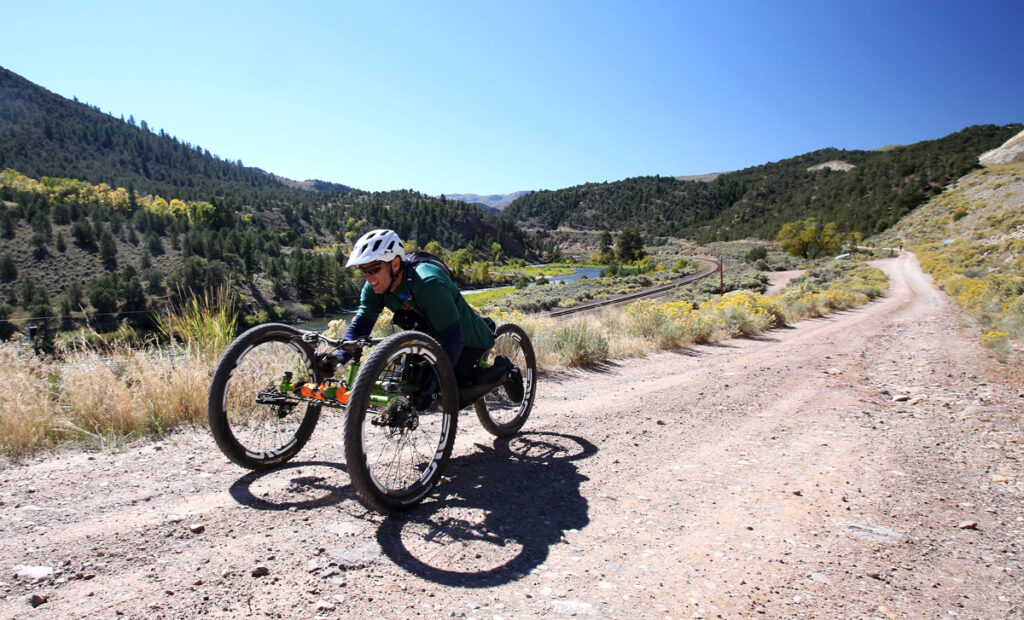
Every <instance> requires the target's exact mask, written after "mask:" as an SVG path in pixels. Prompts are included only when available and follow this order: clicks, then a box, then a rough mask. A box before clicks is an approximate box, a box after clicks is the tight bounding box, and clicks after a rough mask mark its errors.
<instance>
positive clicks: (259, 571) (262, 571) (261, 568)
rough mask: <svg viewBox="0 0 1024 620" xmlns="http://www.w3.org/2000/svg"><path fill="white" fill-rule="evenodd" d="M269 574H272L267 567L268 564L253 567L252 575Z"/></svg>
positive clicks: (262, 575) (263, 575)
mask: <svg viewBox="0 0 1024 620" xmlns="http://www.w3.org/2000/svg"><path fill="white" fill-rule="evenodd" d="M269 574H270V569H269V568H267V567H266V566H257V567H256V568H254V569H252V576H253V577H265V576H267V575H269Z"/></svg>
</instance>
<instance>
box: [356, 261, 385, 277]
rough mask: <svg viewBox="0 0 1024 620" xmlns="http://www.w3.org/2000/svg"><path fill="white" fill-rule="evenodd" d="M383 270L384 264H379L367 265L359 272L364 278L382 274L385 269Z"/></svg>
mask: <svg viewBox="0 0 1024 620" xmlns="http://www.w3.org/2000/svg"><path fill="white" fill-rule="evenodd" d="M383 268H384V263H383V262H379V263H373V264H371V265H367V266H366V267H360V268H359V271H361V272H362V274H363V275H364V276H375V275H377V274H378V273H380V270H381V269H383Z"/></svg>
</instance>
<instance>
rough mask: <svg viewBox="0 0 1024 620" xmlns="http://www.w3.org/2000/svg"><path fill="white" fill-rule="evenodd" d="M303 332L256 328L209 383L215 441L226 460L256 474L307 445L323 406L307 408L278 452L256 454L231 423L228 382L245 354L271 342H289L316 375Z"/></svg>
mask: <svg viewBox="0 0 1024 620" xmlns="http://www.w3.org/2000/svg"><path fill="white" fill-rule="evenodd" d="M301 334H302V332H301V331H300V330H298V329H296V328H294V327H292V326H290V325H285V324H283V323H266V324H263V325H257V326H256V327H253V328H251V329H249V330H248V331H246V332H244V333H242V334H241V335H239V336H238V337H237V338H235V340H234V341H233V342H232V343H231V344H230V345H228V348H227V349H225V351H224V354H223V355H222V356H221V359H220V361H219V362H218V363H217V368H216V370H215V371H214V373H213V378H212V379H211V381H210V392H209V396H208V399H207V405H206V408H207V418H208V420H209V423H210V432H211V434H212V435H213V439H214V441H216V442H217V446H218V447H219V448H220V451H221V452H223V453H224V456H226V457H228V459H230V460H231V462H233V463H235V464H236V465H239V466H241V467H244V468H246V469H252V470H257V471H262V470H267V469H272V468H274V467H277V466H279V465H282V464H283V463H286V462H287V461H288V460H289V459H291V458H293V457H294V456H295V455H296V454H298V453H299V451H300V450H302V448H303V447H304V446H305V445H306V443H307V442H308V441H309V439H310V437H312V435H313V430H314V429H315V428H316V425H317V422H318V421H319V419H320V411H321V406H320V405H318V404H307V405H306V411H305V413H304V414H303V418H302V422H301V423H300V424H299V426H298V428H297V429H296V430H295V433H294V434H293V435H292V437H291V438H290V439H289V441H287V442H285V443H284V444H283V445H282V446H280V447H279V448H278V449H275V450H273V451H270V452H267V451H260V452H257V451H254V450H250V449H249V448H247V447H246V446H245V445H243V444H242V442H241V441H239V439H238V438H237V437H236V435H235V433H234V431H232V429H231V423H230V421H229V420H228V411H227V406H226V399H227V388H228V382H229V381H230V380H231V376H232V373H233V372H234V371H235V369H236V368H237V365H238V363H239V361H240V360H241V359H242V358H243V357H244V355H245V354H246V353H248V352H249V351H250V350H252V349H253V348H254V347H256V346H259V345H260V344H264V343H268V342H288V343H289V344H291V345H292V346H294V347H296V351H297V352H299V353H301V354H302V355H303V356H304V361H305V363H306V367H307V369H308V371H309V373H310V375H311V376H313V375H314V372H315V371H314V367H313V346H312V345H310V344H309V343H306V342H303V341H302V340H300V337H301Z"/></svg>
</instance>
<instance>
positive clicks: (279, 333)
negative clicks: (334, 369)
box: [207, 323, 321, 470]
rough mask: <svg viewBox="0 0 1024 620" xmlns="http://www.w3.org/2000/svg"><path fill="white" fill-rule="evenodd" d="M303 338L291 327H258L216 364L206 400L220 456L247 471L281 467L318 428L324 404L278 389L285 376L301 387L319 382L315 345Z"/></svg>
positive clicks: (237, 342)
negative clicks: (316, 379) (315, 364)
mask: <svg viewBox="0 0 1024 620" xmlns="http://www.w3.org/2000/svg"><path fill="white" fill-rule="evenodd" d="M301 335H302V332H301V331H299V330H297V329H295V328H294V327H291V326H289V325H284V324H280V323H268V324H265V325H259V326H257V327H254V328H252V329H250V330H248V331H246V332H245V333H243V334H241V335H240V336H238V338H236V339H235V340H234V342H232V343H231V344H230V345H229V346H228V348H227V349H226V350H225V351H224V355H223V356H222V357H221V359H220V362H219V363H218V364H217V369H216V370H215V371H214V373H213V379H212V381H211V382H210V392H209V397H208V401H207V416H208V418H209V421H210V431H211V432H212V433H213V438H214V440H216V442H217V445H218V446H219V447H220V449H221V452H223V453H224V455H225V456H227V457H228V458H229V459H231V460H232V461H233V462H234V463H236V464H238V465H241V466H242V467H245V468H247V469H254V470H263V469H270V468H272V467H275V466H277V465H281V464H282V463H284V462H286V461H288V459H290V458H292V457H293V456H295V455H296V454H298V452H299V450H301V449H302V447H303V446H305V445H306V442H308V441H309V438H310V436H312V434H313V429H314V428H316V424H317V421H318V420H319V419H320V408H321V406H320V405H319V404H314V403H307V402H302V401H299V400H297V399H289V398H288V397H287V396H286V395H283V394H281V392H280V391H279V388H280V382H281V379H282V378H283V376H284V374H285V373H286V372H290V373H292V381H293V382H294V383H296V384H298V383H304V382H306V381H314V380H315V375H316V372H315V370H314V365H313V346H312V345H311V344H309V343H307V342H304V341H303V340H302V338H301Z"/></svg>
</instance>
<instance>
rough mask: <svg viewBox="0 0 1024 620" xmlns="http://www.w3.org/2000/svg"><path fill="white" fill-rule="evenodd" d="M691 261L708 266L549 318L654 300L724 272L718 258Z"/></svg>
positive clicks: (562, 310)
mask: <svg viewBox="0 0 1024 620" xmlns="http://www.w3.org/2000/svg"><path fill="white" fill-rule="evenodd" d="M690 260H696V261H700V262H702V263H704V264H705V265H706V266H705V268H704V269H702V270H700V271H698V272H697V273H693V274H690V275H688V276H684V277H682V278H678V279H676V280H673V281H672V282H670V283H669V284H662V285H660V286H652V287H650V288H645V289H643V290H641V291H636V292H634V293H626V294H624V295H615V296H614V297H606V298H604V299H599V300H597V301H588V302H587V303H583V304H576V305H575V306H573V307H571V308H558V309H556V310H550V311H548V312H547V316H549V317H551V318H557V317H562V316H568V315H570V314H580V313H583V312H590V311H591V310H597V309H599V308H608V307H612V306H621V305H623V304H628V303H630V302H634V301H637V300H640V299H653V298H656V297H663V296H665V295H667V294H668V293H669V292H671V291H672V290H674V289H676V288H679V287H680V286H683V285H686V284H692V283H694V282H696V281H698V280H703V279H704V278H706V277H708V276H710V275H712V274H715V273H721V271H722V262H721V260H719V259H717V258H707V257H703V256H694V257H691V258H690Z"/></svg>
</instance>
